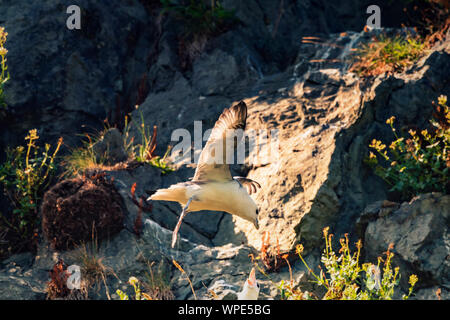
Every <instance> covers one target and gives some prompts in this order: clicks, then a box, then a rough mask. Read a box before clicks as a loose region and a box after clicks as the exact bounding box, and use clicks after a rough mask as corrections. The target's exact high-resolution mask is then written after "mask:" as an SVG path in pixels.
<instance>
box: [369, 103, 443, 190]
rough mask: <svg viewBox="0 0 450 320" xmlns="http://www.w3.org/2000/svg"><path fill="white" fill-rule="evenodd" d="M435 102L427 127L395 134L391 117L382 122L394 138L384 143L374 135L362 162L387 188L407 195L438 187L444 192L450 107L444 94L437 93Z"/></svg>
mask: <svg viewBox="0 0 450 320" xmlns="http://www.w3.org/2000/svg"><path fill="white" fill-rule="evenodd" d="M438 104H439V105H438V106H437V108H436V112H435V113H434V117H433V119H432V120H431V121H430V123H431V125H432V127H431V129H430V130H428V129H424V130H421V131H420V132H417V131H416V130H409V132H408V133H409V137H404V136H399V135H398V134H397V130H396V128H395V127H394V121H395V117H390V118H389V119H388V120H387V121H386V123H387V124H388V125H390V127H391V130H392V132H393V133H394V136H395V140H394V141H393V142H391V143H390V145H389V147H387V146H386V145H385V144H384V143H383V142H381V141H379V140H376V139H374V140H373V141H372V143H371V144H370V148H372V149H374V150H375V151H376V154H375V153H373V152H372V151H371V152H370V153H369V157H368V159H366V162H367V163H368V164H369V165H371V166H372V167H373V168H374V170H375V174H377V175H378V176H380V177H381V178H383V179H384V180H385V181H386V182H387V183H388V184H389V185H391V186H392V187H391V189H390V191H398V192H400V193H401V194H403V195H404V198H405V199H409V198H411V197H412V196H415V195H417V194H420V193H425V192H432V191H439V192H444V193H448V192H449V191H450V190H449V189H450V188H449V170H450V169H449V168H450V111H449V108H448V106H447V97H446V96H443V95H441V96H440V97H439V99H438Z"/></svg>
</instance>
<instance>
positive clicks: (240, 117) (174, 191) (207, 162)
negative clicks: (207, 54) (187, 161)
mask: <svg viewBox="0 0 450 320" xmlns="http://www.w3.org/2000/svg"><path fill="white" fill-rule="evenodd" d="M246 120H247V105H246V104H245V103H244V102H243V101H241V102H239V103H237V104H235V105H234V106H232V107H231V108H229V109H225V110H224V111H223V112H222V114H221V115H220V117H219V119H218V120H217V121H216V123H215V125H214V128H213V130H212V131H211V135H210V136H209V139H208V142H207V143H206V145H205V147H204V148H203V150H202V152H201V154H200V158H199V161H198V164H197V168H196V170H195V174H194V177H193V178H192V179H191V180H190V181H186V182H181V183H177V184H174V185H171V186H170V187H169V188H167V189H159V190H157V191H156V192H155V193H154V194H153V195H151V196H150V197H149V198H148V200H164V201H175V202H178V203H180V204H181V206H182V208H183V210H182V212H181V215H180V217H179V220H178V223H177V225H176V227H175V229H174V230H173V233H172V248H173V247H174V246H175V243H176V241H177V234H178V231H179V229H180V226H181V222H182V221H183V218H184V217H185V216H186V214H187V213H188V212H193V211H201V210H212V211H225V212H228V213H230V214H233V215H236V216H238V217H241V218H243V219H245V220H247V221H250V222H252V223H253V224H254V226H255V228H256V229H258V228H259V226H258V207H257V206H256V203H255V202H254V201H253V199H252V198H251V197H250V194H252V193H254V192H256V191H257V188H261V185H260V184H259V183H258V182H256V181H253V180H251V179H248V178H244V177H232V176H231V173H230V167H229V165H228V164H227V161H226V160H227V153H231V152H233V153H234V149H235V148H236V141H235V138H236V137H237V135H236V133H237V131H238V130H242V131H243V130H244V129H245V122H246ZM230 145H231V146H232V148H230V147H229V146H230ZM227 146H228V147H227Z"/></svg>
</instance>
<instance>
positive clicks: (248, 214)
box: [235, 196, 259, 229]
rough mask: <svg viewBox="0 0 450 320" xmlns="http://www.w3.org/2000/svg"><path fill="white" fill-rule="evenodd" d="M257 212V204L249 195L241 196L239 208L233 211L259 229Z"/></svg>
mask: <svg viewBox="0 0 450 320" xmlns="http://www.w3.org/2000/svg"><path fill="white" fill-rule="evenodd" d="M258 213H259V210H258V206H257V205H256V203H255V202H254V201H253V199H252V198H250V197H249V196H247V197H242V199H241V201H240V205H239V208H237V209H236V211H235V214H236V215H238V216H240V217H241V218H244V219H245V220H247V221H250V222H251V223H253V225H254V226H255V228H256V229H259V223H258Z"/></svg>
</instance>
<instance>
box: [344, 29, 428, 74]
mask: <svg viewBox="0 0 450 320" xmlns="http://www.w3.org/2000/svg"><path fill="white" fill-rule="evenodd" d="M426 48H427V44H426V42H425V41H424V40H422V39H421V38H420V37H413V36H411V35H409V34H408V35H407V36H406V37H402V36H394V37H388V36H386V35H381V36H380V37H378V38H377V37H374V38H373V41H372V42H370V43H367V44H361V45H360V46H359V48H357V49H356V52H355V55H354V57H353V58H354V62H353V64H352V66H351V67H350V71H354V72H356V73H358V74H359V75H361V76H364V77H370V76H377V75H380V74H382V73H388V74H392V73H394V72H402V71H404V70H405V69H406V68H407V67H409V66H410V65H412V64H413V63H414V62H415V61H417V60H418V59H419V58H420V57H421V56H422V55H423V54H424V53H425V52H426Z"/></svg>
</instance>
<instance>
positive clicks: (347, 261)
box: [296, 227, 418, 300]
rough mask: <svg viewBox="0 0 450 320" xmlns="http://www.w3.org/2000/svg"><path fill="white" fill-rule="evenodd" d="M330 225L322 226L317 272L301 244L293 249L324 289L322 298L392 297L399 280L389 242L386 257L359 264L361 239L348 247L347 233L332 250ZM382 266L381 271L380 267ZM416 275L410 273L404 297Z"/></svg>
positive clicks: (378, 298)
mask: <svg viewBox="0 0 450 320" xmlns="http://www.w3.org/2000/svg"><path fill="white" fill-rule="evenodd" d="M328 231H329V228H328V227H326V228H324V229H323V236H324V239H325V249H324V251H323V254H322V258H321V262H322V266H319V268H320V272H319V274H316V273H315V272H314V271H313V270H312V269H311V268H310V267H309V265H308V264H307V263H306V261H305V260H304V258H303V256H302V253H303V245H301V244H299V245H297V247H296V252H297V254H298V255H299V257H300V259H301V260H302V262H303V264H304V265H305V266H306V268H307V269H308V271H309V273H310V274H311V275H312V276H313V277H314V278H315V280H314V281H313V282H315V283H316V284H318V285H319V286H321V287H324V288H325V290H326V293H325V294H324V295H323V297H322V298H321V299H323V300H391V299H392V298H393V297H394V293H395V287H396V286H398V284H399V282H400V274H399V271H400V269H399V267H395V268H393V267H392V258H393V257H394V254H393V253H392V252H391V250H392V248H393V247H392V245H391V246H389V248H388V250H387V252H385V255H386V258H385V259H384V260H383V259H382V258H381V257H379V258H378V263H377V264H373V263H363V264H362V265H361V264H360V259H361V248H362V243H361V240H359V241H358V242H357V243H356V251H354V252H353V253H352V252H351V250H350V246H349V240H348V235H347V234H345V236H344V238H342V239H340V240H339V243H340V245H341V248H340V250H339V252H335V251H334V249H333V245H332V238H333V235H332V234H329V233H328ZM380 268H382V272H381V270H380ZM417 281H418V278H417V276H416V275H414V274H413V275H411V276H410V278H409V284H410V288H409V291H408V294H407V295H403V296H402V297H403V299H405V300H406V299H408V298H409V297H410V295H411V294H412V291H413V289H414V286H415V284H416V283H417Z"/></svg>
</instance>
